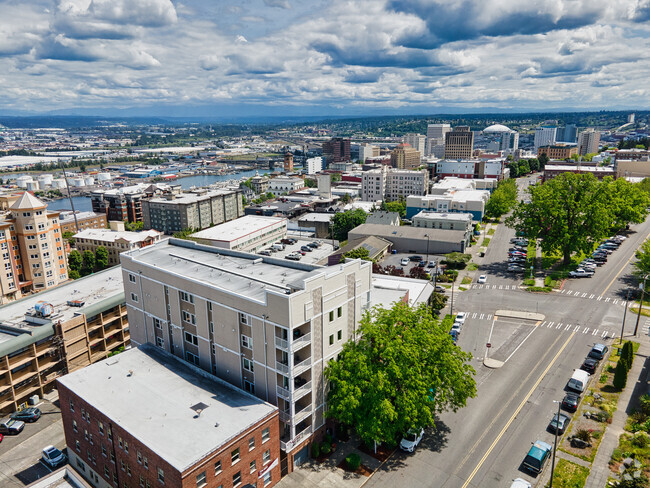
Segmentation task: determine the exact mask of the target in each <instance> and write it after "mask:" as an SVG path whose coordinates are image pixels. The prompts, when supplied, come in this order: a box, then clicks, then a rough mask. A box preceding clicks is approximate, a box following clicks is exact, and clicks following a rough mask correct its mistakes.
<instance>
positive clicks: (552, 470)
mask: <svg viewBox="0 0 650 488" xmlns="http://www.w3.org/2000/svg"><path fill="white" fill-rule="evenodd" d="M553 403H557V422H556V423H555V447H553V460H552V461H551V483H550V484H549V485H548V487H549V488H553V472H554V471H555V451H557V431H558V429H559V427H560V407H561V406H562V402H561V401H558V400H553Z"/></svg>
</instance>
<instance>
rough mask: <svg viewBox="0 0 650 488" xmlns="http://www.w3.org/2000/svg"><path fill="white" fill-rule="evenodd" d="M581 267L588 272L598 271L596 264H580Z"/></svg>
mask: <svg viewBox="0 0 650 488" xmlns="http://www.w3.org/2000/svg"><path fill="white" fill-rule="evenodd" d="M580 267H581V268H582V269H586V270H587V271H594V270H595V269H596V263H585V262H582V263H580Z"/></svg>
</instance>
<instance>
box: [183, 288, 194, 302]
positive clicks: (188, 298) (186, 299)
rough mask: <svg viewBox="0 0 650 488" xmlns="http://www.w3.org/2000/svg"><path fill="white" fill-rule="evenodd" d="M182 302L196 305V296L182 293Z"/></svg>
mask: <svg viewBox="0 0 650 488" xmlns="http://www.w3.org/2000/svg"><path fill="white" fill-rule="evenodd" d="M181 300H183V301H184V302H187V303H194V295H190V294H189V293H187V292H185V291H182V292H181Z"/></svg>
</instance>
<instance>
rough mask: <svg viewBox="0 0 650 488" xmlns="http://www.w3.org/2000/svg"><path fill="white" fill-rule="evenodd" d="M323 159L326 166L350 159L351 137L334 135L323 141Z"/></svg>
mask: <svg viewBox="0 0 650 488" xmlns="http://www.w3.org/2000/svg"><path fill="white" fill-rule="evenodd" d="M323 159H324V160H325V165H326V166H329V165H330V164H332V163H344V162H346V161H350V139H342V138H340V137H334V138H332V139H330V140H329V141H325V142H323Z"/></svg>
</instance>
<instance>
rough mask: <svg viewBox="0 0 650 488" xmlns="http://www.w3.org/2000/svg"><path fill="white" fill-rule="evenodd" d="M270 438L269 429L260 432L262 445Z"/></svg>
mask: <svg viewBox="0 0 650 488" xmlns="http://www.w3.org/2000/svg"><path fill="white" fill-rule="evenodd" d="M270 438H271V429H270V428H269V427H267V428H266V429H264V430H263V431H262V443H264V442H266V441H268V440H269V439H270Z"/></svg>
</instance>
